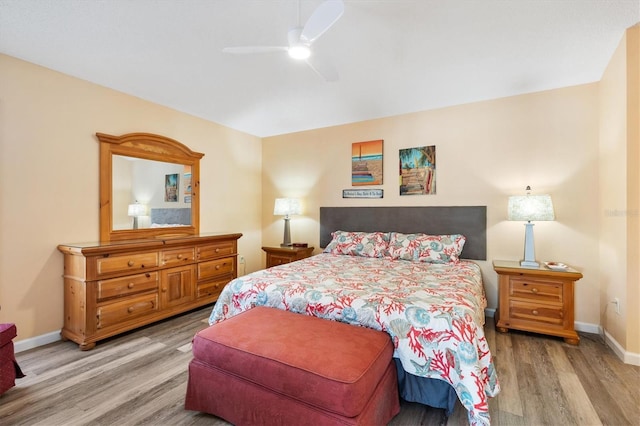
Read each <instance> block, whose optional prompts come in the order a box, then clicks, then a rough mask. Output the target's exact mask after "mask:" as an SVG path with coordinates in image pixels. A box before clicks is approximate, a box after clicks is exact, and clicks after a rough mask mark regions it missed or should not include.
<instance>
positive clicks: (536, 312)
mask: <svg viewBox="0 0 640 426" xmlns="http://www.w3.org/2000/svg"><path fill="white" fill-rule="evenodd" d="M531 313H532V314H533V315H538V313H539V312H538V311H536V310H535V309H534V310H533V311H531Z"/></svg>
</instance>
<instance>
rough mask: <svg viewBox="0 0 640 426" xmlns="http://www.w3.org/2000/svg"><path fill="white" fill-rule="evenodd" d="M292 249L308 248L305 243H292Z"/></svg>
mask: <svg viewBox="0 0 640 426" xmlns="http://www.w3.org/2000/svg"><path fill="white" fill-rule="evenodd" d="M293 247H309V244H307V243H293Z"/></svg>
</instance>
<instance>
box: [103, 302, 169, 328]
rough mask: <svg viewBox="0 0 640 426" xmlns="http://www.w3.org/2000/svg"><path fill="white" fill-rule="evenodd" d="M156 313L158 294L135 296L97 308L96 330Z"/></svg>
mask: <svg viewBox="0 0 640 426" xmlns="http://www.w3.org/2000/svg"><path fill="white" fill-rule="evenodd" d="M157 311H158V294H157V293H151V294H145V295H141V296H135V297H131V298H127V299H125V300H121V301H118V302H114V303H108V304H104V305H102V306H98V309H97V315H96V316H97V321H98V323H97V328H98V329H101V328H107V327H109V326H112V325H117V324H120V323H124V322H127V321H129V320H132V319H136V318H140V317H144V316H145V315H148V314H151V313H153V312H157Z"/></svg>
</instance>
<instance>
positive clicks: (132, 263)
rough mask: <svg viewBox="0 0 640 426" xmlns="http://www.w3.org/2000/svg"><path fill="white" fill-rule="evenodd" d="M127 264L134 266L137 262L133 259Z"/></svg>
mask: <svg viewBox="0 0 640 426" xmlns="http://www.w3.org/2000/svg"><path fill="white" fill-rule="evenodd" d="M127 265H129V266H133V265H135V263H134V262H133V260H130V261H128V262H127Z"/></svg>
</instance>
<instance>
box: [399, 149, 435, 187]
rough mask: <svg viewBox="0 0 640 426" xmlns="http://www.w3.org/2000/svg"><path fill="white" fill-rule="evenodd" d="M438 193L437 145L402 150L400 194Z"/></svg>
mask: <svg viewBox="0 0 640 426" xmlns="http://www.w3.org/2000/svg"><path fill="white" fill-rule="evenodd" d="M435 193H436V147H435V145H431V146H423V147H420V148H408V149H401V150H400V195H425V194H429V195H433V194H435Z"/></svg>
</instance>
